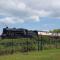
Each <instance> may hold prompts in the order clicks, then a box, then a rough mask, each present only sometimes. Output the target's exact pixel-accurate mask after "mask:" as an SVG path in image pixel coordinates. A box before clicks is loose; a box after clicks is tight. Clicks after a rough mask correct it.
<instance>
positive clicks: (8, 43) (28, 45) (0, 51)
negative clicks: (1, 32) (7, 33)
mask: <svg viewBox="0 0 60 60" xmlns="http://www.w3.org/2000/svg"><path fill="white" fill-rule="evenodd" d="M54 48H60V38H57V39H56V38H55V37H50V36H39V37H34V38H19V39H0V55H5V54H13V53H17V52H22V53H23V52H29V51H36V50H45V49H54Z"/></svg>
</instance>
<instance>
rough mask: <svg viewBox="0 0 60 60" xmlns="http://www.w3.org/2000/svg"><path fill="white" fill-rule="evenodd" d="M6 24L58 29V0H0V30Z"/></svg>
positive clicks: (35, 28) (39, 28)
mask: <svg viewBox="0 0 60 60" xmlns="http://www.w3.org/2000/svg"><path fill="white" fill-rule="evenodd" d="M6 26H8V27H10V28H13V27H16V28H26V29H32V30H40V31H41V30H43V31H48V30H53V29H60V0H0V32H2V29H3V28H4V27H6Z"/></svg>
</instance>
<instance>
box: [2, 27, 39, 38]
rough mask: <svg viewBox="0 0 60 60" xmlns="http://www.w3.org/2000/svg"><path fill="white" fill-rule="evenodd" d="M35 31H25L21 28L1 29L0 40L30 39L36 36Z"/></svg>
mask: <svg viewBox="0 0 60 60" xmlns="http://www.w3.org/2000/svg"><path fill="white" fill-rule="evenodd" d="M37 35H38V32H37V31H32V30H27V29H23V28H8V27H6V28H3V32H2V38H32V37H33V36H37Z"/></svg>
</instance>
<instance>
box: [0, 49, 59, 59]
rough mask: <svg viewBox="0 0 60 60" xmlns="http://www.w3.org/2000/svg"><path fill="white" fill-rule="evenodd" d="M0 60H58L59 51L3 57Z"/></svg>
mask: <svg viewBox="0 0 60 60" xmlns="http://www.w3.org/2000/svg"><path fill="white" fill-rule="evenodd" d="M0 60H60V49H50V50H43V51H33V52H28V53H14V54H12V55H3V56H0Z"/></svg>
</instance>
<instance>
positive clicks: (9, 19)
mask: <svg viewBox="0 0 60 60" xmlns="http://www.w3.org/2000/svg"><path fill="white" fill-rule="evenodd" d="M0 22H1V23H5V24H15V23H24V20H22V19H19V18H15V17H6V18H2V19H0Z"/></svg>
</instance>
